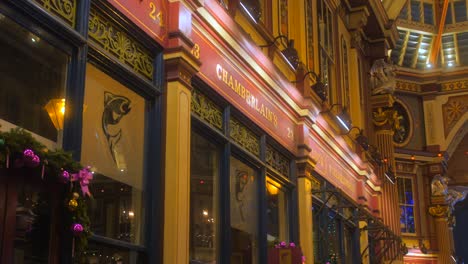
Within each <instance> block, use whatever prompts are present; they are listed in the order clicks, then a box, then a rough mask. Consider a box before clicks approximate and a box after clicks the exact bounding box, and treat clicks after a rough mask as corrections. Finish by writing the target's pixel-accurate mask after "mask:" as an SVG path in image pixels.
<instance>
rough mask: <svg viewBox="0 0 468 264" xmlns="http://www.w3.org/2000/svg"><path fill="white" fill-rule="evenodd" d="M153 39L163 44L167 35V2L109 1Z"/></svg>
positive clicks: (139, 0)
mask: <svg viewBox="0 0 468 264" xmlns="http://www.w3.org/2000/svg"><path fill="white" fill-rule="evenodd" d="M108 1H109V3H111V4H112V5H113V6H115V7H116V8H117V9H119V10H120V11H121V12H122V13H123V14H125V15H126V16H127V17H128V18H129V19H130V20H132V21H133V23H135V24H136V25H137V26H138V27H140V28H141V29H142V30H143V31H145V32H146V33H148V34H149V35H150V36H151V37H153V38H155V39H156V40H159V41H161V42H163V41H164V40H165V38H166V34H167V28H166V25H167V0H108Z"/></svg>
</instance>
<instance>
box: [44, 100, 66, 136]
mask: <svg viewBox="0 0 468 264" xmlns="http://www.w3.org/2000/svg"><path fill="white" fill-rule="evenodd" d="M44 108H45V110H46V111H47V114H49V117H50V120H51V121H52V123H53V124H54V127H55V128H56V129H57V130H62V129H63V116H64V115H65V99H51V100H50V101H49V102H47V104H46V105H45V107H44Z"/></svg>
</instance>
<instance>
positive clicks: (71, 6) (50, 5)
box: [36, 0, 77, 27]
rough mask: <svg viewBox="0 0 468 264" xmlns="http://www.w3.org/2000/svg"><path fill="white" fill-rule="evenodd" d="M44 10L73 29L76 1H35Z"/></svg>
mask: <svg viewBox="0 0 468 264" xmlns="http://www.w3.org/2000/svg"><path fill="white" fill-rule="evenodd" d="M36 2H37V3H39V4H40V5H41V6H42V7H43V8H44V9H45V10H47V11H48V12H49V13H51V14H54V15H56V16H58V17H60V18H63V19H64V20H65V22H67V23H68V24H69V25H70V26H72V27H75V21H76V2H77V1H76V0H36Z"/></svg>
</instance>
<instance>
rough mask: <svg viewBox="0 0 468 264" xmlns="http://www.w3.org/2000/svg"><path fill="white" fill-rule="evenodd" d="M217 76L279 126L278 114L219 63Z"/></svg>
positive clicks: (250, 105)
mask: <svg viewBox="0 0 468 264" xmlns="http://www.w3.org/2000/svg"><path fill="white" fill-rule="evenodd" d="M216 77H218V80H220V81H222V82H223V83H225V84H226V85H227V86H228V87H229V88H231V89H232V90H233V91H234V92H235V93H236V94H237V95H239V97H241V98H242V99H244V100H245V102H246V103H247V105H248V106H249V107H251V108H252V109H253V110H255V111H257V112H258V113H259V114H260V115H261V116H263V117H264V118H265V119H266V120H267V121H269V122H271V123H272V124H273V125H274V126H275V127H277V126H278V116H277V115H276V114H275V112H273V111H272V110H271V109H270V108H268V106H265V105H264V104H263V103H262V102H259V100H258V98H257V97H255V96H254V95H253V94H252V92H250V91H249V89H247V88H245V87H244V86H243V85H242V83H241V82H239V80H237V79H236V78H235V77H234V76H233V75H232V74H230V73H229V72H228V71H227V70H226V69H224V68H223V67H222V66H221V65H219V64H217V65H216Z"/></svg>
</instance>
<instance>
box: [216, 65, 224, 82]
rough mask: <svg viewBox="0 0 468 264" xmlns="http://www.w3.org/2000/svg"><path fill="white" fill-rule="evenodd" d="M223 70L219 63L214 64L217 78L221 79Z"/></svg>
mask: <svg viewBox="0 0 468 264" xmlns="http://www.w3.org/2000/svg"><path fill="white" fill-rule="evenodd" d="M222 72H223V68H222V67H221V65H219V64H218V65H216V76H218V80H221V73H222Z"/></svg>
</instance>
